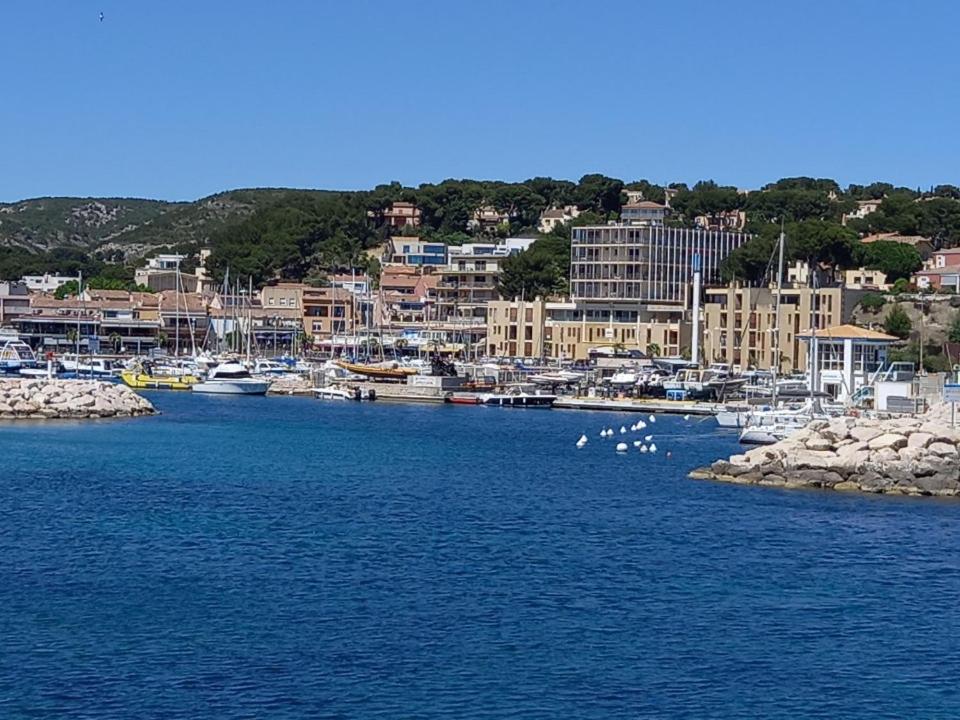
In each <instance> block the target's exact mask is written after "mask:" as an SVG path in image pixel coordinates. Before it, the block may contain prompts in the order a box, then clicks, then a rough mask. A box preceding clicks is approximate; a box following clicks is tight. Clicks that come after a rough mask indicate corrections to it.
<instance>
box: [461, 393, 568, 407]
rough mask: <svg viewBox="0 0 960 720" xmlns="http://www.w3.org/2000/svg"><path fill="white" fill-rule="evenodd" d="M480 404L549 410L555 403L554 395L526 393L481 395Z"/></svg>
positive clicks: (555, 397)
mask: <svg viewBox="0 0 960 720" xmlns="http://www.w3.org/2000/svg"><path fill="white" fill-rule="evenodd" d="M479 397H480V403H481V404H483V405H496V406H498V407H522V408H550V407H553V404H554V403H555V402H556V401H557V396H556V395H540V394H531V393H527V392H523V391H520V392H509V393H482V394H481V395H480V396H479Z"/></svg>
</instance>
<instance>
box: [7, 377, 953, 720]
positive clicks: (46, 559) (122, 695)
mask: <svg viewBox="0 0 960 720" xmlns="http://www.w3.org/2000/svg"><path fill="white" fill-rule="evenodd" d="M151 399H152V400H153V401H154V402H155V403H156V404H157V406H158V407H159V408H160V409H161V410H162V411H163V413H164V414H163V415H161V416H159V417H155V418H147V419H136V420H129V421H99V422H87V423H47V424H26V425H24V424H7V425H2V426H0V717H2V718H47V717H49V718H201V717H202V718H321V717H324V718H326V717H330V718H334V717H336V718H354V717H356V718H394V717H416V718H439V717H450V718H507V717H509V718H622V717H629V718H732V717H758V718H759V717H762V718H799V717H805V718H956V717H958V716H960V696H958V691H957V674H958V671H960V632H958V630H960V628H958V620H957V610H956V606H957V601H958V597H960V532H958V531H960V504H958V503H954V502H945V501H936V500H931V499H923V500H917V499H890V498H879V497H866V496H850V495H843V494H839V493H836V494H831V493H826V492H798V491H793V492H791V491H780V490H772V489H763V488H752V487H739V486H727V485H720V484H713V483H707V482H701V481H693V480H689V479H687V478H686V473H687V471H688V470H690V469H691V468H692V467H694V466H697V465H701V464H705V463H707V462H710V461H712V460H714V459H716V458H717V457H720V456H722V455H727V454H729V453H731V452H732V451H734V449H735V438H734V437H733V436H731V435H730V434H728V433H724V432H723V431H720V430H718V429H716V428H715V426H714V424H713V422H712V420H706V421H700V420H697V419H691V420H690V421H684V420H682V419H681V418H679V417H668V416H661V417H660V418H659V419H658V420H657V422H656V424H655V425H651V426H650V427H649V428H648V429H646V430H644V431H643V433H642V434H647V433H653V434H654V435H655V436H656V437H655V441H656V443H657V445H658V447H659V449H660V452H658V453H657V454H656V455H641V454H640V453H639V452H637V451H635V450H634V449H633V448H632V447H631V450H630V452H629V453H628V454H626V455H623V456H620V455H617V454H616V453H615V452H614V444H615V443H616V442H617V441H619V439H620V436H619V434H618V435H617V437H616V438H614V439H612V440H601V439H600V438H599V437H598V433H599V431H600V429H601V428H602V427H604V426H606V425H612V426H614V427H615V428H617V429H619V427H620V425H621V424H626V425H628V426H629V424H630V423H631V422H633V421H634V420H635V418H634V417H630V416H619V415H615V414H609V413H585V412H564V411H559V410H554V411H542V410H541V411H537V410H527V411H524V410H511V409H498V408H477V407H451V406H447V407H433V406H431V407H426V406H414V405H394V404H389V403H385V402H380V403H371V404H357V403H339V404H337V403H322V402H317V401H314V400H311V399H298V398H218V397H195V396H190V395H189V394H176V393H167V394H164V393H154V394H151ZM581 432H585V433H586V434H587V435H588V436H589V438H590V441H589V443H588V444H587V446H586V447H585V448H584V449H582V450H577V449H576V448H575V447H574V442H575V441H576V439H577V438H578V437H579V435H580V434H581ZM630 437H631V439H632V438H633V437H635V436H632V435H631V436H630ZM667 451H669V452H670V454H671V457H667Z"/></svg>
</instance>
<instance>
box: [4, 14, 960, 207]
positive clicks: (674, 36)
mask: <svg viewBox="0 0 960 720" xmlns="http://www.w3.org/2000/svg"><path fill="white" fill-rule="evenodd" d="M101 10H102V11H103V13H104V21H103V22H99V20H98V15H99V13H100V11H101ZM2 12H3V23H2V27H3V29H4V32H3V42H2V43H0V68H2V77H3V82H2V83H0V138H2V142H0V201H10V200H16V199H21V198H27V197H34V196H40V195H109V196H140V197H157V198H164V199H193V198H197V197H200V196H203V195H207V194H210V193H213V192H217V191H220V190H224V189H229V188H235V187H254V186H288V187H318V188H344V189H354V188H367V187H372V186H373V185H375V184H377V183H380V182H389V181H391V180H399V181H401V182H403V183H405V184H414V185H415V184H418V183H421V182H429V181H439V180H442V179H444V178H447V177H472V178H488V179H505V180H522V179H524V178H527V177H532V176H536V175H551V176H553V177H560V178H570V179H576V178H579V177H580V176H581V175H583V174H584V173H588V172H603V173H607V174H609V175H613V176H616V177H620V178H623V179H626V180H630V179H637V178H648V179H651V180H654V181H658V182H668V181H686V182H693V181H696V180H698V179H701V178H713V179H716V180H717V181H718V182H722V183H728V184H733V185H738V186H740V187H755V186H757V185H759V184H762V183H765V182H768V181H772V180H775V179H777V178H779V177H782V176H789V175H813V176H821V177H833V178H836V179H838V180H839V181H840V182H841V183H843V184H846V183H848V182H870V181H872V180H875V179H887V180H890V181H892V182H896V183H898V184H904V185H908V186H913V187H915V186H924V187H926V186H928V185H931V184H936V183H941V182H950V183H955V184H960V147H958V145H960V132H958V129H957V126H958V115H960V99H958V92H960V91H958V85H957V81H958V78H960V61H958V56H957V45H958V40H957V36H956V33H957V28H958V27H960V4H957V3H953V2H938V1H931V2H926V3H905V2H897V3H894V2H889V3H888V2H877V1H874V2H860V1H859V0H833V1H832V2H802V3H800V2H796V3H780V2H770V1H769V0H763V1H760V0H757V1H756V2H712V1H710V2H708V1H707V0H704V1H703V2H683V1H676V0H671V1H666V0H657V1H655V2H654V1H647V0H632V1H626V2H617V1H613V0H608V1H607V2H602V3H597V2H589V3H588V2H586V1H583V2H572V1H570V2H568V1H565V0H555V1H553V2H550V1H547V0H543V1H537V0H503V1H500V0H484V1H483V2H479V1H476V2H452V1H449V0H445V1H437V2H433V1H420V0H415V1H414V2H408V3H395V2H386V0H383V1H382V2H373V1H364V0H344V1H341V2H324V1H322V0H315V1H307V0H303V1H296V0H289V1H285V0H278V1H276V2H268V1H267V0H263V1H260V2H253V1H252V0H230V1H229V2H228V1H227V0H222V1H214V0H203V1H197V0H163V2H131V1H130V0H101V2H95V1H94V2H91V1H90V0H47V1H45V2H31V1H29V0H15V2H14V3H12V7H11V3H5V4H4V7H3V11H2Z"/></svg>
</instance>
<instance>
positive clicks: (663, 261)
mask: <svg viewBox="0 0 960 720" xmlns="http://www.w3.org/2000/svg"><path fill="white" fill-rule="evenodd" d="M749 237H750V236H749V235H747V234H744V233H738V232H725V231H714V230H702V229H690V228H671V227H662V226H656V225H646V226H642V225H626V224H619V225H599V226H586V227H577V228H573V231H572V238H571V261H570V289H571V293H572V295H573V299H574V300H576V301H577V302H588V303H589V302H599V303H611V302H621V303H624V304H632V305H636V304H642V305H656V306H674V307H680V308H684V307H689V305H690V299H691V298H690V294H691V289H692V284H691V281H692V279H693V262H694V258H695V257H699V259H700V264H701V270H702V280H703V282H704V283H709V282H711V281H715V280H718V279H719V271H720V263H722V262H723V260H724V259H725V258H726V257H727V256H728V255H729V254H730V253H731V252H733V251H734V250H735V249H737V248H738V247H740V246H741V245H742V244H743V243H745V242H746V241H747V240H748V239H749Z"/></svg>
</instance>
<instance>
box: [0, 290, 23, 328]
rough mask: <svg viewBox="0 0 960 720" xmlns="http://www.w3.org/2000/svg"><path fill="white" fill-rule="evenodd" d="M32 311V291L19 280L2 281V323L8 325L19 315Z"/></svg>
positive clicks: (0, 292) (0, 307) (0, 312)
mask: <svg viewBox="0 0 960 720" xmlns="http://www.w3.org/2000/svg"><path fill="white" fill-rule="evenodd" d="M28 312H30V291H29V290H28V289H27V284H26V283H25V282H22V281H18V280H4V281H3V282H0V325H6V324H7V323H8V322H10V321H11V320H12V319H13V318H14V317H16V316H17V315H24V314H26V313H28Z"/></svg>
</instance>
